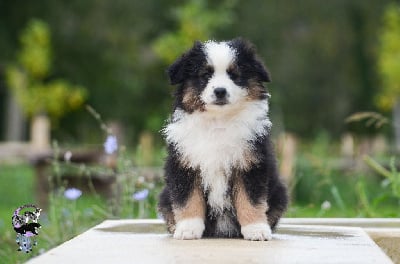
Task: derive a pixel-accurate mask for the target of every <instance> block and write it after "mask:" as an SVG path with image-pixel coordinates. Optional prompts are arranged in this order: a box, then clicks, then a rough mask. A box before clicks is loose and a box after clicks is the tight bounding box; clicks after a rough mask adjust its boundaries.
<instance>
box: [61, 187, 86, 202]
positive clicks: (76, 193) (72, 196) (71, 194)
mask: <svg viewBox="0 0 400 264" xmlns="http://www.w3.org/2000/svg"><path fill="white" fill-rule="evenodd" d="M81 195H82V191H81V190H79V189H77V188H68V189H66V190H65V192H64V197H65V198H67V199H68V200H76V199H78V198H79V197H80V196H81Z"/></svg>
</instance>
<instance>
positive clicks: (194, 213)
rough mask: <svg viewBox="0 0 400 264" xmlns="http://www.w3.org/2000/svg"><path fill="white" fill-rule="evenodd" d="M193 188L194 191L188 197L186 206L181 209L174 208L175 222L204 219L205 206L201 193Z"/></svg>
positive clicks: (197, 188)
mask: <svg viewBox="0 0 400 264" xmlns="http://www.w3.org/2000/svg"><path fill="white" fill-rule="evenodd" d="M198 186H199V185H197V186H196V187H194V190H193V192H192V194H191V196H190V197H189V199H188V201H187V203H186V205H185V206H184V207H182V208H174V215H175V221H176V222H179V221H181V220H183V219H188V218H201V219H205V215H206V204H205V200H204V196H203V192H202V191H201V190H200V187H198Z"/></svg>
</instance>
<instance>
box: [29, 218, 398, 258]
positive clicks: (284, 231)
mask: <svg viewBox="0 0 400 264" xmlns="http://www.w3.org/2000/svg"><path fill="white" fill-rule="evenodd" d="M127 262H131V263H136V262H137V263H141V264H143V263H191V264H195V263H335V264H336V263H364V264H365V263H383V264H384V263H392V261H391V260H390V259H389V258H388V257H387V256H386V255H385V254H384V253H383V252H382V251H381V249H380V248H379V247H378V246H377V245H376V244H375V243H374V242H373V241H372V240H371V238H370V237H369V236H368V235H367V234H366V233H365V231H363V230H362V229H361V228H359V227H339V226H323V225H296V224H285V223H283V224H281V225H280V226H279V228H278V230H277V233H275V234H274V235H273V239H272V240H271V241H263V242H259V241H245V240H243V239H201V240H191V241H188V240H185V241H181V240H175V239H173V238H171V236H170V235H167V234H166V233H165V227H164V224H163V222H162V221H160V220H108V221H105V222H103V223H102V224H100V225H98V226H95V227H93V228H92V229H90V230H88V231H87V232H85V233H83V234H81V235H79V236H77V237H75V238H74V239H72V240H70V241H67V242H65V243H64V244H62V245H60V246H59V247H57V248H54V249H52V250H50V251H48V252H47V253H45V254H43V255H41V256H38V257H36V258H34V259H32V260H31V261H29V262H28V263H29V264H38V263H40V264H46V263H58V264H62V263H127Z"/></svg>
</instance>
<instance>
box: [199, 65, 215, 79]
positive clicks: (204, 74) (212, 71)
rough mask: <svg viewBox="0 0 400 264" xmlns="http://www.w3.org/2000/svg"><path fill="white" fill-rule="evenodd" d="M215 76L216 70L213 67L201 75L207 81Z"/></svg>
mask: <svg viewBox="0 0 400 264" xmlns="http://www.w3.org/2000/svg"><path fill="white" fill-rule="evenodd" d="M213 74H214V69H213V68H212V67H207V68H206V70H205V71H204V72H202V73H201V75H200V76H201V77H202V78H205V79H209V78H211V77H212V75H213Z"/></svg>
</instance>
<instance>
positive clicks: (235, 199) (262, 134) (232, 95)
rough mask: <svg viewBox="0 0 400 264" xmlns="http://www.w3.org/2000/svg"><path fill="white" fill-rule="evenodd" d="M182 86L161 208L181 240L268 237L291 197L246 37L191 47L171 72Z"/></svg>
mask: <svg viewBox="0 0 400 264" xmlns="http://www.w3.org/2000/svg"><path fill="white" fill-rule="evenodd" d="M168 74H169V78H170V82H171V84H172V85H177V89H176V92H175V103H174V107H173V114H172V117H171V118H170V120H169V121H168V124H167V125H166V126H165V128H164V129H163V134H164V135H165V138H166V141H167V144H168V157H167V160H166V164H165V183H166V186H165V188H164V190H163V191H162V193H161V195H160V201H159V211H160V213H161V214H162V216H163V218H164V219H165V221H166V223H167V228H168V230H169V232H170V233H172V234H173V237H174V238H176V239H199V238H201V237H202V236H205V237H243V238H244V239H248V240H270V239H271V238H272V235H271V230H273V229H274V227H275V226H276V225H277V223H278V221H279V219H280V217H281V216H282V214H283V212H284V211H285V209H286V206H287V202H288V197H287V191H286V187H285V186H284V184H283V183H282V182H281V180H280V179H279V177H278V171H277V166H276V160H275V156H274V153H273V147H272V144H271V141H270V129H271V122H270V120H269V118H268V98H269V94H268V93H267V91H266V89H265V87H264V86H263V83H264V82H269V81H270V77H269V74H268V72H267V70H266V69H265V67H264V65H263V63H262V62H261V61H260V60H259V58H258V57H257V55H256V53H255V48H254V47H253V45H252V44H250V43H249V42H248V41H245V40H243V39H234V40H231V41H226V42H225V41H224V42H216V41H207V42H205V43H201V42H195V43H194V45H193V47H192V48H191V49H190V50H189V51H187V52H186V53H185V54H183V55H182V56H181V57H180V58H179V59H177V60H176V61H175V62H174V63H173V64H172V65H171V66H170V67H169V69H168Z"/></svg>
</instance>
